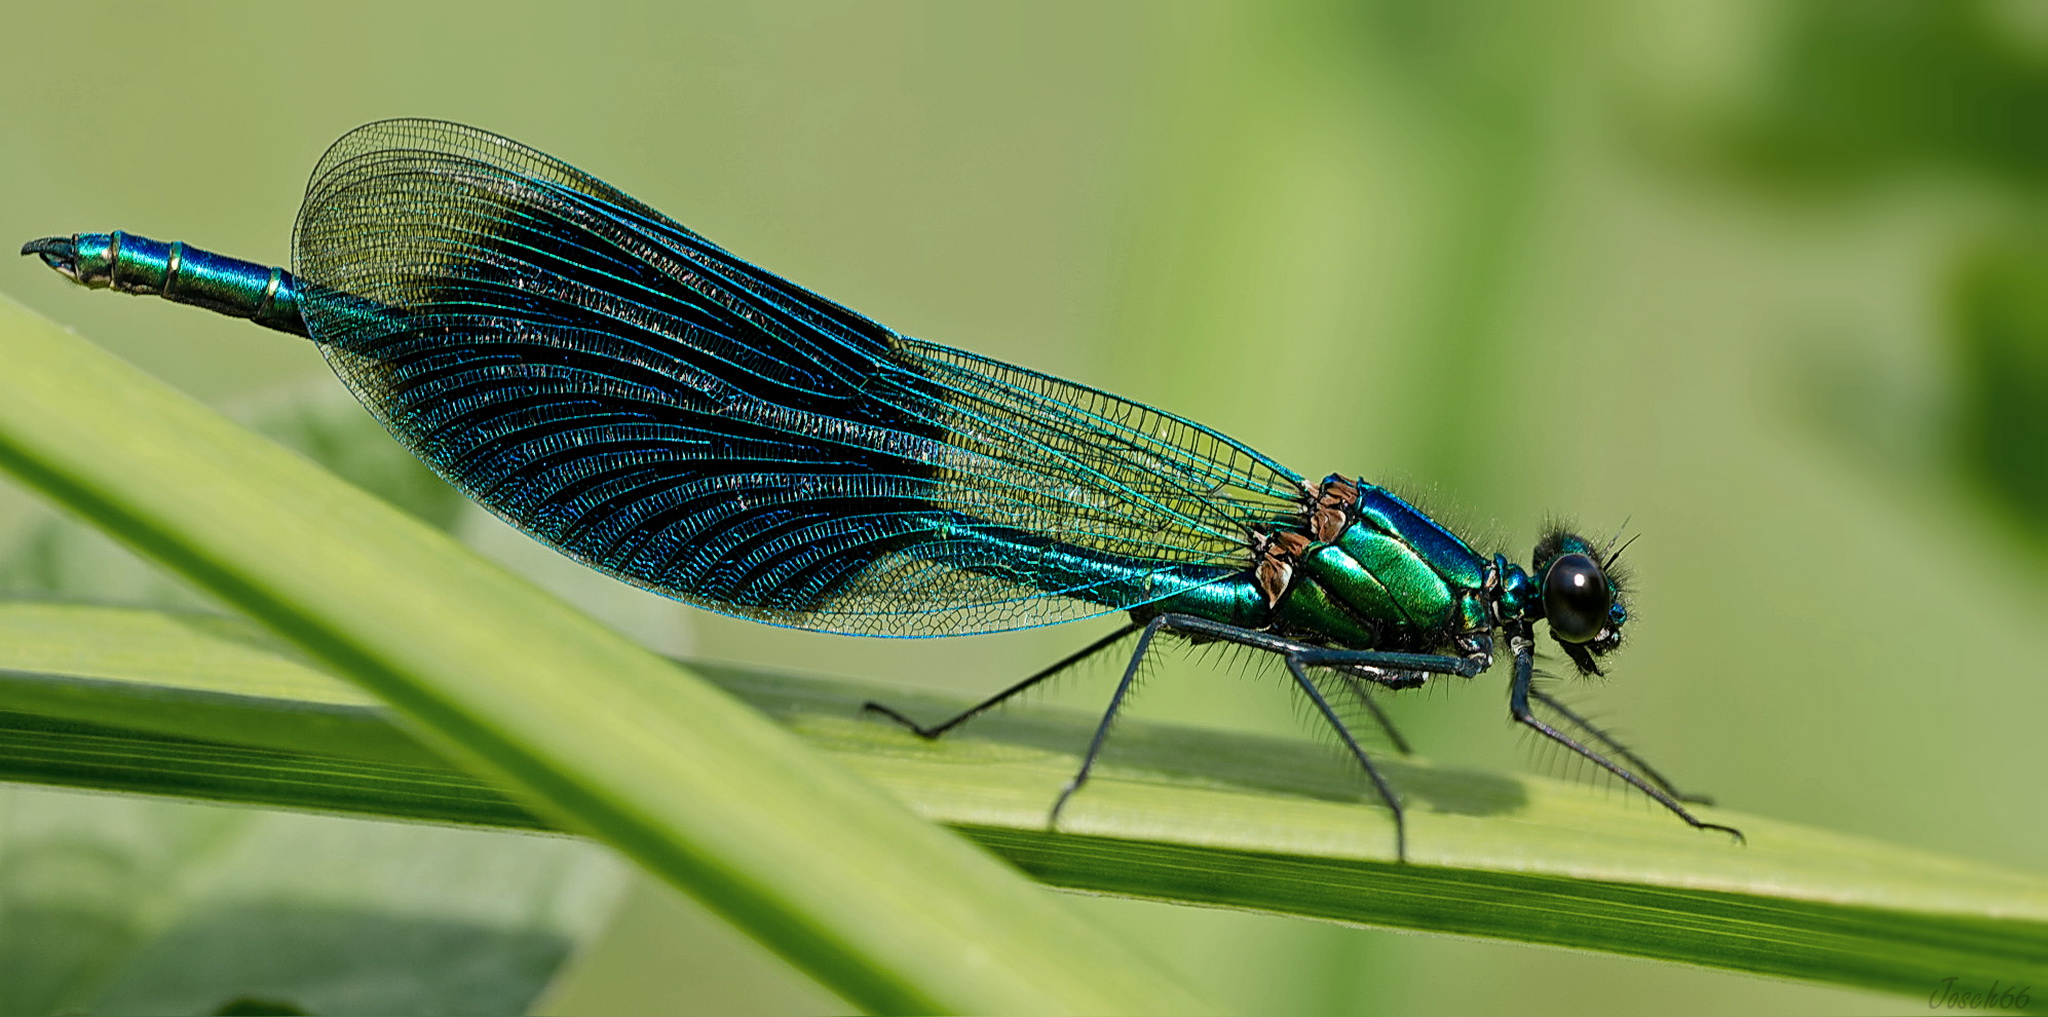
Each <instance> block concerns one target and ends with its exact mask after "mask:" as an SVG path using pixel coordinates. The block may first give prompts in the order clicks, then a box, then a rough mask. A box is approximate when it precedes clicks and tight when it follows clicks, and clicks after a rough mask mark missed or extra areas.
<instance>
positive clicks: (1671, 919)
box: [0, 603, 2048, 1010]
mask: <svg viewBox="0 0 2048 1017" xmlns="http://www.w3.org/2000/svg"><path fill="white" fill-rule="evenodd" d="M698 670H699V671H700V672H702V673H704V674H706V675H707V676H708V677H710V678H711V679H712V680H714V681H716V682H717V683H718V684H720V685H721V686H723V687H724V688H726V689H727V690H729V691H730V692H732V693H733V694H735V695H736V696H738V697H740V698H741V699H744V700H746V701H748V702H750V703H753V704H754V705H756V706H757V707H759V708H760V709H762V710H763V711H765V712H767V713H769V714H771V715H773V716H774V717H776V719H778V720H779V721H781V722H782V723H783V724H784V725H786V726H788V727H789V728H791V729H793V730H795V731H797V732H799V733H800V734H802V735H803V736H804V737H805V738H806V739H807V740H809V741H810V742H811V743H812V744H813V745H814V746H818V747H821V748H824V749H827V750H829V751H831V752H833V753H834V754H836V755H837V756H838V757H839V758H840V759H842V760H843V761H845V762H846V763H847V764H848V765H849V766H850V767H851V768H853V769H855V770H858V771H860V772H862V773H864V774H866V775H867V776H868V777H870V778H871V779H873V780H874V781H876V782H877V783H879V784H881V785H883V786H884V787H887V788H888V789H890V790H891V791H892V792H893V793H895V794H896V795H897V796H898V797H899V798H900V799H901V800H903V801H904V802H906V803H908V804H910V805H911V806H912V807H913V808H915V809H917V811H919V812H920V813H922V814H924V815H926V816H928V817H930V818H932V819H935V820H939V821H942V822H947V823H951V824H954V825H955V826H956V827H958V828H960V829H961V830H962V831H963V832H965V833H967V834H968V835H969V836H970V837H973V838H974V839H976V840H978V841H980V842H981V843H983V844H985V845H987V846H988V847H990V848H991V849H993V850H995V851H997V852H998V853H1000V854H1002V855H1004V856H1005V857H1007V858H1009V859H1010V860H1011V861H1013V862H1015V863H1016V864H1018V865H1019V866H1020V867H1022V868H1024V869H1025V870H1026V871H1028V872H1030V873H1032V874H1033V875H1035V876H1037V877H1038V878H1040V879H1042V880H1045V881H1046V882H1048V883H1052V884H1054V885H1058V886H1065V887H1072V888H1075V889H1081V890H1087V891H1091V892H1096V893H1107V894H1117V895H1123V896H1132V897H1145V898H1151V899H1157V900H1168V901H1179V902H1185V903H1194V904H1207V905H1217V906H1226V907H1239V908H1248V909H1255V910H1260V911H1271V912H1278V913H1284V914H1293V915H1300V916H1304V917H1312V918H1321V919H1327V920H1333V921H1341V922H1353V923H1360V924H1370V925H1380V926H1390V927H1395V928H1406V929H1419V930H1430V931H1437V932H1448V933H1455V934H1460V935H1474V936H1489V937H1497V938H1502V939H1510V940H1519V941H1524V942H1532V943H1545V944H1552V945H1558V946H1567V947H1575V948H1580V949H1589V950H1604V951H1610V952H1614V953H1622V954H1630V955H1634V956H1642V957H1654V958H1659V959H1664V960H1673V961H1680V962H1685V963H1691V964H1698V965H1703V966H1710V967H1720V968H1728V969H1732V970H1738V971H1748V972H1755V973H1759V974H1769V975H1780V976H1786V977H1793V978H1801V979H1808V980H1813V981H1821V982H1832V983H1837V984H1842V985H1850V986H1859V987H1866V988H1875V989H1883V990H1891V991H1896V992H1902V993H1925V992H1927V991H1930V989H1931V988H1932V987H1933V986H1936V985H1938V984H1940V981H1941V979H1943V978H1947V977H1950V976H1956V977H1957V978H1958V979H1959V982H1958V984H1966V985H1967V984H1977V985H1983V984H1989V983H1990V982H1991V981H1992V980H1993V979H1997V980H2000V982H2001V984H2030V983H2031V984H2048V879H2044V878H2042V877H2040V876H2034V875H2026V874H2020V873H2013V872H2008V871H2004V870H2001V869H1998V868H1996V867H1992V866H1988V865H1981V864H1977V863H1972V862H1967V861H1961V860H1957V859H1951V858H1944V857H1940V856H1935V855H1930V854H1926V853H1922V852H1917V851H1912V850H1909V849H1904V848H1898V847H1893V846H1889V845H1884V844H1878V843H1873V842H1870V841H1865V840H1860V839H1857V838H1852V837H1845V836H1841V835H1837V834H1832V833H1828V832H1825V831H1819V830H1812V829H1806V828H1802V827H1799V826H1796V825H1793V824H1788V823H1782V822H1777V821H1773V820H1769V819H1764V818H1759V817H1749V816H1734V815H1730V814H1727V813H1717V815H1718V817H1719V818H1721V819H1724V820H1728V821H1732V822H1734V823H1735V824H1736V825H1738V826H1741V827H1742V828H1743V829H1745V830H1746V831H1748V833H1749V835H1750V844H1749V846H1747V847H1739V846H1736V845H1734V844H1732V843H1730V842H1729V841H1728V840H1727V839H1726V838H1723V837H1718V836H1711V835H1701V834H1698V833H1695V832H1693V831H1691V830H1690V829H1687V828H1685V827H1684V826H1682V825H1681V824H1678V823H1676V822H1673V821H1672V820H1671V819H1670V818H1669V817H1667V816H1665V815H1663V814H1662V813H1656V812H1652V811H1651V810H1649V809H1647V808H1645V807H1643V806H1642V804H1641V803H1640V802H1639V801H1637V800H1635V799H1631V798H1627V797H1621V796H1616V795H1611V794H1607V793H1605V792H1603V791H1602V790H1601V789H1597V788H1587V787H1582V786H1578V785H1573V784H1567V783H1561V782H1556V781H1549V780H1543V779H1537V778H1529V777H1521V776H1510V775H1502V774H1492V773H1478V772H1471V771H1462V770H1456V769H1451V768H1446V767H1441V766H1437V765H1433V764H1429V763H1426V762H1419V761H1398V760H1396V761H1389V763H1388V769H1389V770H1390V771H1391V776H1392V779H1393V780H1394V781H1395V782H1396V783H1397V785H1399V786H1400V787H1402V789H1403V790H1404V792H1406V793H1407V794H1409V795H1410V796H1411V800H1415V801H1417V803H1418V804H1419V805H1420V806H1421V807H1420V808H1417V809H1415V810H1413V815H1412V819H1411V821H1412V823H1413V828H1412V836H1411V840H1410V844H1411V851H1412V852H1413V854H1414V857H1415V860H1416V864H1411V865H1399V864H1394V863H1392V862H1391V860H1390V859H1389V858H1388V857H1387V855H1388V850H1389V847H1390V844H1391V828H1390V825H1389V824H1388V822H1387V821H1386V816H1385V812H1384V810H1382V809H1379V808H1377V807H1375V806H1372V805H1370V804H1365V803H1363V800H1362V798H1361V795H1362V794H1363V793H1364V789H1363V788H1362V787H1360V786H1359V785H1358V782H1357V781H1356V780H1353V779H1351V775H1350V773H1349V771H1347V770H1346V769H1345V768H1344V767H1343V766H1342V765H1341V763H1340V761H1338V760H1336V759H1335V758H1333V756H1332V755H1331V754H1330V753H1329V752H1326V751H1322V750H1321V749H1320V748H1319V747H1317V746H1314V745H1308V744H1302V743H1296V742H1289V741H1280V740H1274V739H1264V738H1253V737H1246V736H1240V735H1228V734H1222V733H1218V732H1212V731H1200V730H1191V729H1185V728H1177V727H1172V726H1167V725H1158V724H1148V723H1143V722H1128V723H1126V724H1124V725H1121V726H1119V728H1118V739H1117V749H1116V751H1115V752H1114V753H1113V755H1112V758H1111V760H1110V762H1108V763H1106V764H1105V765H1104V766H1103V767H1102V768H1101V769H1100V770H1098V776H1097V777H1096V778H1095V780H1094V781H1093V782H1092V783H1091V784H1090V785H1089V788H1088V790H1087V792H1086V793H1084V794H1083V795H1081V796H1079V797H1077V798H1076V799H1075V800H1074V802H1073V803H1072V805H1070V807H1069V812H1068V815H1067V818H1064V819H1063V820H1062V829H1063V832H1062V833H1058V834H1054V833H1050V832H1048V831H1046V830H1045V829H1044V822H1045V810H1046V807H1047V805H1048V804H1049V803H1050V801H1051V799H1052V796H1053V795H1054V794H1055V793H1056V792H1057V790H1058V788H1059V787H1060V785H1061V783H1062V782H1063V781H1064V780H1065V779H1066V778H1067V776H1068V775H1069V774H1071V773H1072V772H1073V767H1074V765H1075V758H1074V755H1073V752H1074V750H1075V749H1076V748H1077V747H1078V746H1081V745H1083V744H1086V742H1087V739H1088V736H1089V733H1090V731H1091V729H1092V724H1093V718H1092V717H1087V716H1083V715H1079V714H1066V713H1062V712H1056V711H1038V710H1031V711H1022V710H1020V711H1015V712H1011V713H1006V714H1001V715H996V716H991V717H987V718H984V719H983V720H980V721H977V722H976V724H975V726H973V727H972V728H970V729H968V730H966V731H964V732H962V734H961V735H960V736H956V737H955V738H952V739H948V740H946V741H942V742H939V743H935V744H933V743H924V742H920V741H918V740H916V739H914V738H912V737H910V736H908V735H907V734H905V733H904V732H901V731H900V730H897V729H895V728H893V727H891V726H889V725H886V724H881V723H876V722H873V721H868V720H863V719H861V718H860V716H859V708H860V704H861V703H862V702H863V701H865V700H866V699H869V698H876V697H880V698H885V699H886V700H887V701H889V702H891V703H894V704H897V705H902V706H904V707H906V708H908V709H911V710H913V711H916V712H919V713H927V714H929V715H931V716H938V715H942V714H944V713H945V712H946V711H947V708H948V707H949V706H951V705H954V704H951V703H948V702H945V701H942V700H936V699H933V698H930V697H928V696H920V695H918V694H915V693H906V692H902V691H900V690H888V689H880V688H868V687H862V686H858V685H853V684H850V683H844V682H832V681H822V680H818V679H802V678H794V677H788V676H778V675H765V674H760V673H757V672H750V671H743V670H737V669H731V668H716V667H709V666H700V667H699V668H698ZM286 696H290V697H297V699H296V700H294V699H287V698H282V697H286ZM0 702H4V703H6V704H8V705H9V707H10V709H13V710H15V711H16V712H13V713H9V714H5V715H0V778H11V779H29V780H44V781H50V782H56V783H66V784H74V785H83V786H91V787H100V788H105V789H111V790H131V791H156V792H161V793H170V794H188V795H199V796H203V797H218V798H226V799H230V800H238V801H251V802H259V803H266V804H274V805H286V806H292V807H300V808H322V809H343V810H350V811H367V812H380V813H383V814H386V815H393V816H404V817H412V818H426V819H436V820H443V821H453V822H476V823H488V824H499V825H506V826H515V827H530V826H542V825H545V822H546V821H545V820H543V819H541V818H540V817H538V816H536V815H534V814H533V813H532V812H530V811H526V810H523V809H521V808H520V807H519V806H518V805H517V804H516V803H515V802H513V801H512V800H510V799H509V798H507V797H505V795H504V794H503V793H502V792H499V791H497V790H495V789H494V787H493V786H492V785H491V784H490V783H489V782H488V781H485V780H482V779H480V778H475V777H471V776H469V775H467V774H465V773H462V772H460V771H458V770H455V769H453V768H451V767H450V766H448V765H447V764H438V763H434V762H432V761H431V760H430V758H429V756H430V754H428V753H425V752H424V750H419V749H414V750H412V751H410V752H408V751H405V750H399V749H394V747H393V746H394V745H395V744H396V743H398V742H402V741H404V740H405V735H404V733H403V731H402V730H400V729H398V728H396V727H395V726H394V722H393V720H392V719H391V717H390V715H389V714H388V713H386V712H385V711H383V710H381V709H380V708H379V707H378V706H377V705H376V704H375V703H374V702H373V701H371V700H369V699H368V698H367V697H364V696H362V695H361V694H360V693H357V692H355V691H354V690H352V689H350V688H348V687H347V686H345V685H342V684H341V683H339V682H336V681H334V680H332V679H327V678H324V677H323V676H322V675H321V674H320V673H319V672H318V671H316V670H314V669H312V668H310V667H308V666H306V665H305V664H303V663H301V662H299V661H297V660H295V659H293V658H292V657H290V656H289V655H287V654H284V653H282V652H279V651H275V650H267V649H266V648H265V646H264V642H263V640H261V639H260V638H258V637H257V636H256V635H255V634H253V633H252V632H249V631H246V630H245V627H244V626H241V625H240V624H239V623H236V622H233V621H228V620H222V619H215V618H209V617H206V616H196V615H180V614H170V613H163V612H153V611H143V610H133V609H116V608H104V607H85V606H72V605H61V604H24V603H12V604H8V603H0ZM295 704H303V705H295ZM297 711H303V712H304V713H305V715H306V716H304V717H298V718H295V717H294V716H293V714H294V713H295V712H297ZM344 712H345V713H346V714H347V715H348V716H350V717H351V718H352V723H354V724H356V725H357V726H356V727H353V728H344V727H340V726H338V725H335V724H334V717H335V716H336V715H337V714H339V713H344ZM380 726H381V727H384V728H386V729H387V730H385V731H384V732H383V733H372V731H373V730H374V729H376V728H378V727H380ZM237 731H239V732H242V734H240V735H237V734H236V732H237ZM294 746H297V747H299V748H300V749H301V750H303V751H294ZM314 750H317V752H315V751H314ZM2034 1006H2035V1008H2036V1009H2037V1010H2038V1009H2041V1008H2044V1007H2048V1003H2042V1002H2036V1003H2035V1004H2034Z"/></svg>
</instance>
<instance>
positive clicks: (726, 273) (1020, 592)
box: [294, 120, 1298, 636]
mask: <svg viewBox="0 0 2048 1017" xmlns="http://www.w3.org/2000/svg"><path fill="white" fill-rule="evenodd" d="M294 269H295V271H296V272H297V273H298V275H299V276H300V278H301V282H302V284H303V286H304V287H305V290H306V292H307V298H306V318H307V324H308V326H309V329H310V331H311V332H312V334H313V336H314V337H315V338H316V340H317V341H318V342H319V343H320V345H321V348H322V350H323V351H324V352H325V353H326V355H327V357H328V359H329V362H330V363H331V364H333V366H334V368H335V371H336V372H337V373H338V374H339V375H340V376H341V377H342V378H343V379H344V381H346V382H347V383H348V384H349V386H350V387H351V388H352V389H353V390H354V391H355V392H356V394H357V395H358V396H359V397H360V398H361V399H362V401H363V403H364V404H365V405H366V406H368V407H369V408H370V409H371V410H372V412H374V413H375V414H376V415H377V416H378V417H379V418H380V419H382V420H383V421H384V422H385V424H386V426H387V427H389V428H390V430H391V432H392V433H393V434H394V435H395V436H397V437H398V438H399V440H400V441H402V442H404V443H405V444H406V445H407V446H408V447H410V448H411V449H412V450H413V451H414V452H415V453H416V454H418V455H419V456H420V457H421V458H422V459H423V460H425V461H426V462H427V463H429V464H430V465H432V466H433V467H434V468H435V469H436V470H437V471H439V472H440V473H441V474H442V475H443V476H444V477H446V478H448V479H449V480H450V481H451V482H452V483H454V484H455V485H456V486H457V487H459V488H461V489H462V490H463V491H465V492H466V493H468V494H469V495H470V496H471V497H472V498H475V499H476V500H477V501H478V502H480V503H482V504H483V505H485V506H487V507H488V508H490V509H491V510H492V511H493V512H495V513H497V514H498V515H499V516H501V517H503V518H504V519H506V520H507V521H509V522H511V523H513V524H514V525H516V526H518V527H520V528H521V529H523V530H525V531H527V532H528V533H530V534H532V535H533V536H535V537H536V538H538V539H540V540H542V541H543V542H545V543H547V544H549V545H551V546H553V547H555V548H557V549H559V550H561V551H563V552H564V553H566V554H569V555H571V556H572V557H575V558H577V559H578V560H580V561H583V562H585V563H587V564H589V565H591V566H593V567H596V568H599V569H602V570H604V571H606V572H608V573H611V574H612V575H615V576H618V577H619V578H621V579H625V580H627V581H629V582H633V583H635V584H638V585H641V586H644V587H647V588H649V589H652V590H655V591H657V592H660V593H663V594H666V595H669V596H673V597H676V598H677V599H680V600H684V601H687V602H689V603H693V604H698V605H700V606H703V607H707V608H710V609H712V610H716V611H721V612H724V613H728V614H735V615H740V616H744V617H750V618H755V619H759V620H762V621H768V622H773V623H777V624H784V625H792V626H797V627H802V628H810V629H820V630H826V631H836V632H851V633H863V634H879V635H897V636H924V635H949V634H961V633H970V632H994V631H1002V630H1005V629H1014V628H1022V627H1028V626H1031V625H1040V624H1046V623H1049V622H1055V621H1065V620H1070V619H1073V618H1079V617H1086V616H1088V615H1092V614H1099V613H1103V612H1106V611H1112V610H1120V609H1125V608H1130V607H1135V606H1138V605H1141V604H1144V603H1148V602H1150V601H1153V600H1157V599H1160V598H1162V597H1166V596H1170V595H1172V594H1173V593H1175V592H1179V591H1181V590H1185V589H1188V588H1190V587H1193V586H1197V585H1200V584H1202V583H1206V582H1211V581H1214V580H1216V579H1217V578H1219V577H1221V576H1225V575H1228V574H1230V573H1232V572H1235V571H1239V570H1241V569H1242V568H1243V567H1244V566H1245V550H1244V548H1245V539H1246V533H1247V531H1249V530H1253V529H1258V530H1265V529H1271V528H1273V527H1275V526H1277V525H1282V524H1284V523H1285V522H1286V521H1287V520H1288V519H1289V518H1291V516H1292V515H1293V514H1294V513H1295V512H1296V511H1297V510H1298V503H1297V500H1296V499H1297V496H1298V495H1297V492H1298V480H1297V478H1295V477H1293V475H1292V474H1289V473H1287V472H1286V471H1285V470H1283V469H1281V468H1279V467H1278V466H1276V465H1274V464H1273V463H1271V462H1269V461H1267V460H1265V459H1264V458H1263V457H1261V456H1258V455H1257V454H1256V453H1253V452H1251V451H1250V450H1247V449H1245V448H1243V447H1242V446H1239V445H1237V444H1235V443H1233V442H1231V441H1229V440H1228V439H1225V438H1223V437H1222V436H1220V435H1217V434H1215V433H1213V432H1210V431H1208V430H1206V429H1204V428H1201V427H1200V426H1198V425H1195V424H1193V423H1190V422H1188V421H1185V420H1181V419H1179V418H1176V417H1172V416H1170V415H1167V414H1163V413H1159V412H1158V411H1155V410H1151V409H1148V408H1146V407H1144V406H1141V405H1139V404H1136V403H1132V402H1129V401H1127V400H1122V399H1118V398H1116V397H1114V396H1110V395H1107V394H1104V393H1101V392H1097V391H1095V390H1093V389H1088V388H1085V387H1083V386H1078V385H1074V384H1071V383H1068V382H1064V381H1060V380H1059V379H1056V378H1050V377H1047V376H1044V375H1038V374H1034V373H1032V372H1028V371H1024V370H1022V369H1019V368H1014V367H1009V366H1007V365H1003V364H999V363H996V362H994V361H989V360H986V359H983V358H979V357H975V356H972V355H969V354H965V353H961V352H959V351H957V350H951V349H947V348H945V347H940V346H934V345H931V344H927V343H921V342H916V341H914V340H908V339H905V338H903V337H900V336H898V335H896V334H895V333H894V332H891V331H890V330H889V329H887V328H884V327H883V326H881V325H879V324H876V323H875V322H873V321H870V320H868V319H867V318H864V317H862V316H861V315H859V314H856V313H854V312H853V311H850V310H848V309H846V308H844V307H841V306H839V305H838V304H835V303H832V302H831V301H828V300H825V299H824V298H822V297H819V296H817V295H816V294H813V293H810V292H808V291H806V290H803V289H802V288H800V287H797V286H794V285H792V284H790V283H789V282H787V281H785V280H783V279H780V278H778V277H776V276H774V275H772V274H770V273H767V272H765V271H763V270H761V269H759V268H757V267H755V266H753V265H750V264H748V263H747V262H745V261H742V260H740V259H738V258H735V257H733V256H732V255H731V254H729V253H727V252H725V251H724V250H723V249H721V248H719V247H717V246H716V245H714V244H712V243H710V242H709V241H707V240H705V239H704V238H703V237H701V236H698V235H697V234H695V233H693V232H691V231H690V230H688V229H685V228H684V227H682V226H680V225H678V224H676V223H675V222H673V221H671V220H669V219H667V218H666V217H664V216H662V215H660V214H659V213H657V212H655V211H654V210H653V209H651V208H648V207H647V206H645V205H642V204H640V203H639V202H637V201H635V200H633V199H632V198H630V197H628V196H626V195H625V194H623V193H621V192H619V191H617V190H616V189H614V188H612V187H610V186H609V185H607V184H605V183H603V182H602V181H599V180H597V179H596V178H594V177H590V176H589V175H587V174H584V173H582V172H580V171H578V170H575V169H574V168H572V167H569V166H567V165H565V164H563V163H560V162H558V161H556V160H554V159H551V158H549V157H547V156H545V155H542V154H541V153H538V152H534V151H532V150H531V149H527V148H525V147H523V146H520V145H518V144H516V143H514V142H511V141H507V140H505V139H503V138H499V137H496V136H494V135H490V134H487V133H485V132H481V131H477V130H475V129H473V128H467V127H461V126H459V125H454V124H444V123H438V122H434V121H419V120H406V121H389V122H384V123H378V124H371V125H368V126H366V127H363V128H360V129H358V130H357V131H355V132H352V133H351V134H349V135H348V136H346V137H344V138H343V139H342V140H341V141H339V142H337V143H336V144H335V146H334V148H333V149H332V150H331V151H330V152H329V153H328V155H327V156H326V157H325V158H323V159H322V160H321V164H320V166H319V168H318V169H317V170H316V171H315V174H314V178H313V181H312V183H311V185H310V186H309V188H308V192H307V198H306V203H305V206H304V208H303V209H302V211H301V213H300V218H299V225H298V230H297V234H296V237H295V252H294Z"/></svg>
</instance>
